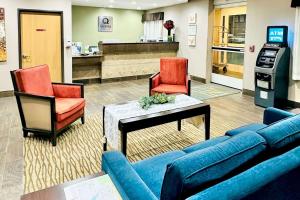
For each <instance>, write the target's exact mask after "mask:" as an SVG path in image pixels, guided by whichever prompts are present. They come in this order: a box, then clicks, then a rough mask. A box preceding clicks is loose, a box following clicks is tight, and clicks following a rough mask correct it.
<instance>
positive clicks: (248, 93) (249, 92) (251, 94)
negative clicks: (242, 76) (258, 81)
mask: <svg viewBox="0 0 300 200" xmlns="http://www.w3.org/2000/svg"><path fill="white" fill-rule="evenodd" d="M243 94H244V95H248V96H251V97H254V96H255V92H254V91H252V90H247V89H243Z"/></svg>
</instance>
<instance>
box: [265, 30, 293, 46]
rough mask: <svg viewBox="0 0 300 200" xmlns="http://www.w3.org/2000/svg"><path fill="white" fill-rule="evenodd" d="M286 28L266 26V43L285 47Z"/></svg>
mask: <svg viewBox="0 0 300 200" xmlns="http://www.w3.org/2000/svg"><path fill="white" fill-rule="evenodd" d="M287 37H288V27H287V26H268V29H267V43H268V44H282V45H284V46H286V45H287Z"/></svg>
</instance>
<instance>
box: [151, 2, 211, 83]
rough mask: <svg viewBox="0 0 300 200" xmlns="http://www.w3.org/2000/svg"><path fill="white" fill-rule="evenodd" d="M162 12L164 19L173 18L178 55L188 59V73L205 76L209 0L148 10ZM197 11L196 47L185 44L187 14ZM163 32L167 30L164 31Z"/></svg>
mask: <svg viewBox="0 0 300 200" xmlns="http://www.w3.org/2000/svg"><path fill="white" fill-rule="evenodd" d="M160 11H161V12H164V13H165V20H173V21H174V24H175V27H176V30H175V34H176V41H178V42H180V44H179V52H178V56H180V57H185V58H188V59H189V73H190V74H191V75H194V76H197V77H201V78H205V79H206V71H207V49H208V21H209V20H208V17H209V0H190V1H189V3H185V4H180V5H176V6H170V7H166V8H161V9H155V10H150V11H148V12H149V13H152V12H160ZM192 13H197V39H196V42H197V44H196V47H190V46H188V44H187V38H188V33H187V29H188V16H189V15H190V14H192ZM165 34H167V32H166V31H165Z"/></svg>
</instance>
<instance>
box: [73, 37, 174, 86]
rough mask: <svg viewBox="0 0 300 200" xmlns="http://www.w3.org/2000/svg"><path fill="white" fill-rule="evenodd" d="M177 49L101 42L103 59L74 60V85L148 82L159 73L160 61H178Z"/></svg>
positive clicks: (157, 44)
mask: <svg viewBox="0 0 300 200" xmlns="http://www.w3.org/2000/svg"><path fill="white" fill-rule="evenodd" d="M178 48H179V43H178V42H155V43H105V44H103V43H102V42H99V50H100V55H96V56H92V55H89V56H73V82H82V83H95V82H100V83H101V82H112V81H120V80H130V79H139V78H146V77H149V76H150V75H152V74H154V73H156V72H158V71H159V63H160V58H161V57H176V56H177V51H178Z"/></svg>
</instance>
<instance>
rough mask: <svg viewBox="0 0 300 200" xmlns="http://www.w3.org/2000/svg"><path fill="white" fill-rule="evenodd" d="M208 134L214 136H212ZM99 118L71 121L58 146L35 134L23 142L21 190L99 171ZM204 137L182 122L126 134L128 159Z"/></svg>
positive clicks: (134, 158)
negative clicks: (22, 184)
mask: <svg viewBox="0 0 300 200" xmlns="http://www.w3.org/2000/svg"><path fill="white" fill-rule="evenodd" d="M211 137H214V135H212V136H211ZM101 138H102V119H101V117H100V116H99V115H91V116H90V117H87V120H86V124H85V125H82V124H81V123H79V122H76V123H74V124H73V125H72V126H71V127H70V128H69V129H68V130H67V131H66V132H65V133H64V134H62V135H61V136H59V137H58V141H57V146H56V147H52V145H51V143H50V142H49V141H48V140H43V139H38V138H36V137H29V138H26V139H25V141H24V162H25V172H24V192H25V193H29V192H33V191H36V190H40V189H43V188H47V187H50V186H53V185H56V184H60V183H63V182H66V181H70V180H74V179H77V178H80V177H84V176H87V175H90V174H94V173H97V172H99V171H100V170H101V155H102V144H101ZM203 140H204V131H203V127H202V128H201V127H200V128H196V127H195V126H193V125H191V124H189V123H187V122H183V126H182V131H181V132H178V131H177V123H176V122H174V123H169V124H165V125H161V126H156V127H153V128H149V129H144V130H140V131H136V132H132V133H130V134H129V135H128V159H129V160H130V161H132V162H134V161H138V160H141V159H144V158H148V157H151V156H154V155H157V154H160V153H163V152H167V151H170V150H175V149H182V148H184V147H187V146H189V145H191V144H195V143H197V142H199V141H203Z"/></svg>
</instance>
